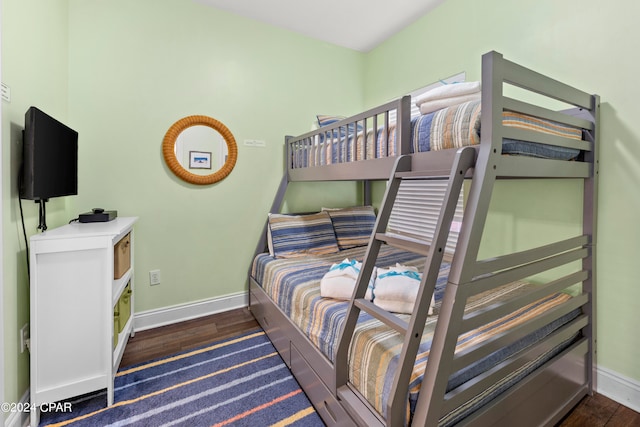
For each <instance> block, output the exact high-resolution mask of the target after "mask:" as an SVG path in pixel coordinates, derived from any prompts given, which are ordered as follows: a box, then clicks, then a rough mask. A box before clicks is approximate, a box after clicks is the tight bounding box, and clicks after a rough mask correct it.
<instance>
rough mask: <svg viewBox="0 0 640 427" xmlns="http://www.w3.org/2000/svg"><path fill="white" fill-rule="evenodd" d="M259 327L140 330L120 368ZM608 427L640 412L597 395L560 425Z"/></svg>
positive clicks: (230, 315)
mask: <svg viewBox="0 0 640 427" xmlns="http://www.w3.org/2000/svg"><path fill="white" fill-rule="evenodd" d="M258 328H259V325H258V322H256V320H255V319H254V318H253V315H252V314H251V312H250V311H249V310H248V309H247V308H241V309H237V310H230V311H227V312H224V313H219V314H214V315H211V316H204V317H201V318H198V319H193V320H188V321H185V322H180V323H176V324H172V325H167V326H162V327H159V328H154V329H149V330H146V331H141V332H136V334H135V336H134V337H133V338H131V339H129V343H128V344H127V346H126V348H125V351H124V355H123V356H122V362H121V364H120V367H125V366H130V365H134V364H138V363H143V362H147V361H149V360H153V359H157V358H160V357H165V356H168V355H170V354H173V353H177V352H181V351H187V350H190V349H193V348H196V347H201V346H203V345H206V344H209V343H211V342H213V341H217V340H223V339H226V338H230V337H233V336H236V335H239V334H242V333H244V332H249V331H251V330H255V329H258ZM605 426H606V427H632V426H640V414H639V413H638V412H635V411H632V410H631V409H629V408H627V407H625V406H623V405H620V404H619V403H617V402H614V401H613V400H611V399H608V398H607V397H605V396H602V395H599V394H595V395H593V396H587V397H585V398H584V399H582V401H581V402H580V403H579V404H578V405H577V406H576V407H575V408H574V410H573V411H572V412H570V413H569V415H567V416H566V417H565V418H564V419H563V420H562V421H561V422H560V423H559V424H558V426H557V427H605Z"/></svg>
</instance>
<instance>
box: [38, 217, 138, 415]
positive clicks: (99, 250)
mask: <svg viewBox="0 0 640 427" xmlns="http://www.w3.org/2000/svg"><path fill="white" fill-rule="evenodd" d="M136 220H137V218H136V217H129V218H116V219H115V220H113V221H109V222H100V223H84V224H81V223H73V224H69V225H65V226H63V227H60V228H56V229H53V230H47V231H46V232H44V233H42V234H38V235H34V236H32V237H31V248H30V250H31V254H30V274H31V284H30V292H31V294H30V299H31V320H30V322H31V331H30V334H31V337H30V351H31V389H30V391H31V404H32V405H35V406H36V407H37V408H38V410H37V411H35V412H33V413H32V414H31V425H32V426H34V425H37V424H38V422H39V419H40V406H41V405H42V404H45V403H52V402H56V401H59V400H62V399H67V398H70V397H73V396H78V395H81V394H85V393H89V392H92V391H96V390H100V389H104V388H106V389H107V403H108V405H112V404H113V380H114V377H115V374H116V372H117V370H118V365H119V364H120V360H121V359H122V354H123V353H124V348H125V345H126V344H127V340H128V339H129V336H133V333H134V332H133V295H134V294H133V266H134V262H133V246H134V233H133V224H134V223H135V222H136ZM126 238H128V239H129V244H128V245H127V244H126V240H124V241H122V243H121V245H118V248H119V249H120V248H121V247H122V249H120V253H119V255H118V256H120V257H121V256H123V254H125V255H129V256H130V258H129V259H128V260H125V262H129V264H130V267H129V268H128V269H127V268H126V263H125V268H121V270H124V273H123V275H122V277H120V278H117V279H116V278H114V269H115V261H114V249H115V247H116V245H117V244H118V242H121V240H122V239H126ZM127 250H128V253H127ZM119 274H120V273H117V274H116V275H119ZM120 319H123V320H124V321H123V322H122V323H123V324H122V325H121V324H120V322H119V320H120Z"/></svg>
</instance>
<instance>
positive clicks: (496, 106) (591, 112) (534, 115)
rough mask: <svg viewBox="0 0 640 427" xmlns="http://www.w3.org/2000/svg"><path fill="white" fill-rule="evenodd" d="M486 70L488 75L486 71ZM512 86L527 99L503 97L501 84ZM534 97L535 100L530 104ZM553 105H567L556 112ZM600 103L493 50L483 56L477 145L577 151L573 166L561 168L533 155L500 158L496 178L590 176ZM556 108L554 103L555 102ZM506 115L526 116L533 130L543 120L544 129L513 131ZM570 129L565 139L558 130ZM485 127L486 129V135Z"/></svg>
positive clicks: (542, 157)
mask: <svg viewBox="0 0 640 427" xmlns="http://www.w3.org/2000/svg"><path fill="white" fill-rule="evenodd" d="M485 71H488V72H485ZM507 85H511V86H514V87H517V88H519V89H521V90H523V93H524V95H522V94H521V95H520V96H519V97H522V98H525V99H527V100H526V101H524V100H522V99H514V98H512V97H509V96H505V93H504V92H505V86H507ZM534 99H535V100H534ZM554 101H559V102H561V103H563V104H564V105H565V106H566V107H564V108H563V109H561V110H554V109H552V108H551V107H549V105H552V104H553V102H554ZM599 103H600V99H599V97H598V96H597V95H592V94H589V93H587V92H584V91H582V90H579V89H576V88H574V87H572V86H569V85H567V84H565V83H562V82H559V81H557V80H555V79H553V78H550V77H548V76H545V75H543V74H540V73H538V72H536V71H533V70H531V69H528V68H526V67H523V66H521V65H519V64H516V63H514V62H511V61H508V60H506V59H504V58H503V57H502V55H501V54H499V53H497V52H490V53H487V54H486V55H484V56H483V81H482V118H481V127H482V129H483V132H482V134H481V142H480V145H481V147H482V146H487V149H488V150H491V151H493V152H499V153H501V152H502V151H497V150H500V149H501V148H502V144H503V139H508V140H516V141H526V142H530V143H536V144H543V145H544V146H545V147H546V148H548V149H572V150H579V153H580V154H579V155H578V156H577V157H575V158H574V159H572V160H574V162H571V163H575V164H573V165H566V163H565V164H559V162H558V160H557V159H554V158H552V157H545V156H540V157H541V158H537V156H534V157H529V156H502V157H503V158H502V159H501V161H500V163H501V165H500V166H501V167H499V168H498V169H499V170H498V172H497V176H498V177H518V176H522V177H545V176H548V177H559V178H563V177H576V178H588V177H590V176H593V173H594V171H593V168H592V166H591V164H595V163H597V155H596V143H597V125H596V124H597V122H598V114H599ZM556 104H557V103H556ZM508 113H516V114H522V115H526V116H528V117H531V119H532V125H531V127H532V129H535V128H536V126H537V124H536V123H535V120H537V119H541V120H544V121H547V123H546V124H545V126H549V129H548V131H547V132H546V133H545V132H537V131H534V130H527V129H525V126H523V127H519V128H514V127H510V126H508V125H507V124H505V118H506V115H507V114H508ZM555 125H557V126H558V129H559V131H558V133H557V134H554V132H555V131H554V129H553V127H554V126H555ZM566 127H569V128H572V129H574V133H575V131H576V130H579V131H580V133H579V135H577V136H576V139H574V137H573V136H572V137H567V136H566V134H565V132H564V131H560V129H562V128H566ZM485 129H489V131H488V132H485V131H484V130H485Z"/></svg>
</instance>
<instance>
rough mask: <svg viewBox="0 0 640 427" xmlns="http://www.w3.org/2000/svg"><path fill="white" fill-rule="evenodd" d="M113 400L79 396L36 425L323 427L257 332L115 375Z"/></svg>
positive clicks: (100, 396) (292, 380)
mask: <svg viewBox="0 0 640 427" xmlns="http://www.w3.org/2000/svg"><path fill="white" fill-rule="evenodd" d="M114 400H115V402H114V404H113V405H112V406H110V407H106V394H105V392H104V391H103V392H102V393H100V394H94V395H88V396H84V397H82V398H79V399H76V400H73V401H70V403H71V409H72V411H71V412H68V413H64V412H57V413H45V412H43V413H42V416H41V422H40V425H41V426H46V425H50V426H66V425H69V426H74V427H77V426H87V427H88V426H91V427H95V426H127V425H133V426H154V427H159V426H226V425H233V426H255V427H262V426H297V427H315V426H324V424H323V422H322V421H321V419H320V417H319V416H318V414H317V413H316V412H315V410H314V409H313V406H311V403H310V402H309V400H308V399H307V397H306V395H305V394H304V393H303V392H302V390H301V389H300V386H299V385H298V383H297V382H296V380H295V379H294V378H293V376H292V375H291V373H290V372H289V370H288V368H287V367H286V365H285V364H284V362H283V361H282V359H281V358H280V356H279V355H278V353H277V352H276V350H275V349H274V347H273V345H272V344H271V342H270V341H269V340H268V338H267V337H266V335H265V333H264V331H261V330H260V331H254V332H251V333H247V334H244V335H241V336H238V337H235V338H232V339H228V340H224V341H220V342H216V343H213V344H211V345H208V346H205V347H203V348H199V349H196V350H192V351H188V352H184V353H180V354H177V355H174V356H171V357H167V358H163V359H159V360H155V361H151V362H148V363H144V364H140V365H136V366H132V367H127V368H124V369H121V370H120V371H119V372H118V374H117V377H116V382H115V397H114Z"/></svg>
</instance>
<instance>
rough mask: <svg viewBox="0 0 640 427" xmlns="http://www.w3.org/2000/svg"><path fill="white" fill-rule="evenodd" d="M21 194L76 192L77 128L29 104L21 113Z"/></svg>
mask: <svg viewBox="0 0 640 427" xmlns="http://www.w3.org/2000/svg"><path fill="white" fill-rule="evenodd" d="M22 147H23V155H22V158H23V164H22V171H21V177H20V198H21V199H27V200H35V201H47V200H48V199H50V198H52V197H60V196H70V195H75V194H78V132H76V131H74V130H73V129H71V128H70V127H68V126H66V125H64V124H63V123H60V122H59V121H58V120H56V119H54V118H53V117H51V116H49V115H48V114H46V113H44V112H42V111H41V110H39V109H37V108H36V107H30V108H29V109H28V110H27V112H26V113H25V117H24V138H23V145H22Z"/></svg>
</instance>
